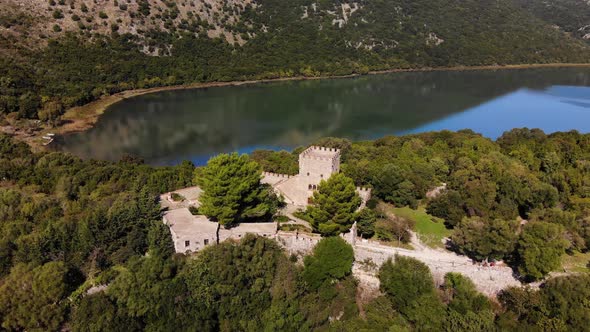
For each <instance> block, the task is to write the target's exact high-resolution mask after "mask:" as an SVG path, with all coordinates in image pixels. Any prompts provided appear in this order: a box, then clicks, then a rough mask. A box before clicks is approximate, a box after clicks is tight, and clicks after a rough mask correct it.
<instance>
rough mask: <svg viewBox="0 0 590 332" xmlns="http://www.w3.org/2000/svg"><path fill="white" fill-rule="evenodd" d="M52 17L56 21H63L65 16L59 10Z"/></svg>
mask: <svg viewBox="0 0 590 332" xmlns="http://www.w3.org/2000/svg"><path fill="white" fill-rule="evenodd" d="M52 16H53V18H54V19H56V20H61V19H62V18H64V14H63V13H62V11H61V10H59V9H56V10H54V11H53V14H52Z"/></svg>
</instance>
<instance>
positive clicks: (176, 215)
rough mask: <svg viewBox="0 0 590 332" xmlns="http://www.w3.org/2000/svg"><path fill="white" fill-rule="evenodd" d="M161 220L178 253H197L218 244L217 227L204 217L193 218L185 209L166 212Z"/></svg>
mask: <svg viewBox="0 0 590 332" xmlns="http://www.w3.org/2000/svg"><path fill="white" fill-rule="evenodd" d="M163 219H164V224H166V225H168V227H170V234H171V235H172V242H174V249H175V251H176V252H178V253H184V252H187V251H189V252H194V251H199V250H201V249H203V248H204V247H206V246H208V245H211V244H216V243H217V242H218V237H217V232H218V229H219V225H218V224H217V223H216V222H211V221H209V219H207V217H205V216H194V215H193V214H192V213H190V211H189V210H188V209H187V208H180V209H176V210H172V211H168V212H166V213H165V214H164V218H163Z"/></svg>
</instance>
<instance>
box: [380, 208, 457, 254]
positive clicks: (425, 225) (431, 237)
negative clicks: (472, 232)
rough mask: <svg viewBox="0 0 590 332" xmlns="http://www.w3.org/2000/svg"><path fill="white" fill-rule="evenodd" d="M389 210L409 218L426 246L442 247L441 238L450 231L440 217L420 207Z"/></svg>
mask: <svg viewBox="0 0 590 332" xmlns="http://www.w3.org/2000/svg"><path fill="white" fill-rule="evenodd" d="M391 211H392V212H393V213H394V214H395V215H396V216H400V217H402V218H405V219H407V220H410V222H411V223H412V224H413V225H414V230H415V231H416V233H418V236H419V238H420V241H422V242H424V243H425V244H427V245H428V246H431V247H443V246H444V243H443V239H444V238H446V237H449V236H450V235H451V232H450V231H449V230H448V229H447V228H446V227H445V225H444V222H443V221H442V220H441V219H439V218H436V217H433V216H431V215H429V214H427V213H426V211H425V210H424V208H422V207H420V208H418V209H417V210H413V209H410V208H409V207H401V208H393V209H391Z"/></svg>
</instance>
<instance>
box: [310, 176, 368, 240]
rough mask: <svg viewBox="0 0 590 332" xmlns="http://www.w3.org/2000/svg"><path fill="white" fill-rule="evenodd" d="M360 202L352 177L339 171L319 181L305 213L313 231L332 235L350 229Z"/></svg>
mask: <svg viewBox="0 0 590 332" xmlns="http://www.w3.org/2000/svg"><path fill="white" fill-rule="evenodd" d="M360 204H361V198H360V197H359V195H358V194H357V193H356V187H355V185H354V183H353V182H352V179H350V178H348V177H346V176H345V175H343V174H340V173H339V174H334V175H332V176H331V177H330V178H329V179H328V180H322V181H321V182H320V185H319V186H318V189H317V190H316V191H314V193H313V196H312V197H311V205H309V206H308V207H307V211H306V212H305V214H306V215H307V218H308V219H309V220H310V223H311V226H312V227H313V229H314V231H316V232H319V233H321V234H322V235H324V236H333V235H338V234H340V233H342V232H345V231H347V230H349V229H350V227H351V226H352V224H353V223H354V221H355V217H356V213H355V212H356V210H357V209H358V207H359V206H360Z"/></svg>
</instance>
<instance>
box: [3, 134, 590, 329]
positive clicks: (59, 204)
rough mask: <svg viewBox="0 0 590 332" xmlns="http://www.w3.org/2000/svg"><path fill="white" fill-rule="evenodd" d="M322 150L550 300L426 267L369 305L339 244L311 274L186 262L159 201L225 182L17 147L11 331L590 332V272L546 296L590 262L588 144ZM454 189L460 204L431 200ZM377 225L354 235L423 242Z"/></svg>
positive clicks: (395, 273)
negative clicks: (566, 268) (489, 293)
mask: <svg viewBox="0 0 590 332" xmlns="http://www.w3.org/2000/svg"><path fill="white" fill-rule="evenodd" d="M316 143H317V144H321V145H324V146H332V147H338V148H341V149H342V162H343V163H342V174H341V175H339V176H338V177H336V178H335V180H334V181H341V180H344V179H346V181H350V182H352V181H354V182H356V183H361V184H370V185H371V186H372V187H373V190H374V195H375V199H376V200H379V201H383V202H385V203H390V204H394V205H395V206H399V207H401V206H411V207H415V206H417V205H426V206H427V210H428V211H429V212H430V213H431V214H434V215H436V216H439V217H441V218H443V219H444V220H445V221H446V226H447V227H448V228H449V231H450V232H452V235H451V240H452V245H451V247H450V248H451V249H453V250H456V251H458V252H460V253H464V254H467V255H469V256H471V257H473V258H474V259H475V260H492V259H496V260H498V259H503V260H505V262H507V263H508V264H510V265H511V266H513V267H514V270H515V272H516V273H517V274H518V275H519V276H521V277H522V279H523V280H524V281H528V280H541V281H542V282H543V287H541V288H540V289H537V290H535V289H530V288H509V289H506V290H504V291H503V292H501V293H500V294H499V295H498V298H497V300H498V301H497V302H496V301H493V300H491V299H488V298H487V297H485V296H483V295H482V294H480V293H478V292H477V290H476V288H475V286H474V284H473V282H472V281H471V280H469V279H467V278H465V277H463V276H462V275H459V274H456V273H449V274H447V275H446V276H445V278H444V282H443V283H442V284H440V285H437V284H435V282H434V280H433V277H432V272H431V271H429V269H428V267H427V266H426V265H424V264H423V263H421V262H420V261H416V260H414V259H412V258H405V257H397V258H396V259H395V261H394V262H391V261H390V262H385V263H384V264H383V265H382V266H380V267H376V268H377V269H378V275H377V276H378V278H379V281H380V293H377V294H376V293H365V292H364V291H363V290H362V289H357V286H358V281H357V280H356V279H355V278H354V277H353V276H352V274H351V272H352V271H351V268H352V264H353V257H354V256H353V249H352V248H351V247H350V246H349V245H348V244H347V243H346V242H345V241H344V240H342V239H340V238H339V237H327V238H324V239H323V240H322V241H321V242H320V243H319V244H318V245H317V246H316V248H315V249H314V251H313V253H311V254H310V255H308V256H305V257H300V256H299V257H298V256H296V255H287V254H286V253H285V251H283V250H282V249H281V248H280V247H279V246H278V244H277V242H274V241H272V240H269V239H267V238H262V237H260V238H255V237H253V236H247V237H245V238H243V239H242V240H241V241H240V242H233V241H226V242H223V243H221V244H219V245H216V246H210V247H208V248H207V249H205V250H203V251H200V252H199V253H197V254H196V255H193V256H185V255H182V254H174V248H173V244H172V241H171V237H170V232H169V230H168V227H166V226H165V225H164V224H163V223H162V222H161V216H160V211H159V204H158V202H157V200H156V198H157V195H158V193H161V192H165V191H168V190H174V189H176V188H181V187H185V186H189V185H191V184H193V183H194V182H195V181H197V182H198V181H199V179H201V180H202V178H203V177H207V174H209V175H210V173H211V172H210V171H212V170H214V169H218V168H211V169H210V170H209V169H206V170H205V171H203V170H202V169H195V168H194V166H193V165H191V164H190V163H187V162H185V163H182V164H181V165H179V166H176V167H159V168H155V167H150V166H147V165H143V164H142V163H141V160H137V159H133V158H124V159H123V160H121V161H119V162H101V161H83V160H80V159H79V158H76V157H73V156H71V155H68V154H64V153H32V152H31V151H30V150H29V148H28V146H27V145H25V144H24V143H17V142H14V141H13V140H12V139H10V138H9V137H7V136H4V135H2V136H0V179H2V181H1V182H0V324H1V327H2V329H3V330H8V331H22V330H42V331H59V330H72V331H146V330H148V331H167V330H180V331H193V330H200V331H219V330H223V331H261V330H264V331H311V330H322V331H323V330H336V331H385V330H395V331H397V330H402V331H451V330H452V331H473V330H477V331H498V330H499V331H540V330H543V329H545V327H547V326H549V327H551V329H550V330H552V331H553V330H555V331H584V330H586V322H587V320H588V317H590V309H589V308H588V305H587V303H588V301H590V287H589V285H590V277H589V275H588V269H587V268H585V267H583V268H582V269H581V270H578V271H577V273H575V274H565V275H562V276H560V277H552V278H550V279H549V280H544V279H543V278H544V276H546V275H547V273H548V272H551V271H561V267H560V265H561V257H562V256H566V255H573V254H575V253H578V252H587V251H588V248H589V244H590V236H589V235H590V231H589V230H590V219H589V218H590V166H589V165H590V164H589V160H590V135H588V134H586V135H582V134H579V133H577V132H569V133H555V134H552V135H545V134H544V133H543V132H541V131H538V130H527V129H521V130H514V131H511V132H508V133H506V134H505V135H503V136H502V137H501V138H500V139H499V140H498V141H497V142H493V141H491V140H489V139H487V138H483V137H481V136H480V135H477V134H474V133H472V132H469V131H464V132H459V133H452V132H439V133H425V134H419V135H410V136H403V137H386V138H383V139H379V140H376V141H372V142H355V143H352V142H349V141H347V140H343V139H333V138H332V139H323V140H321V141H318V142H316ZM295 155H296V151H295V152H294V153H293V154H292V155H291V154H290V153H288V152H258V153H256V154H255V155H253V156H252V157H251V159H252V160H256V161H259V162H260V164H262V165H263V166H264V168H265V169H266V170H272V171H277V172H292V171H293V165H295V167H296V158H294V156H295ZM229 159H232V158H229ZM233 159H244V160H248V159H249V158H248V157H247V156H244V157H241V158H237V156H236V157H234V158H233ZM248 164H249V165H251V163H250V162H248ZM254 164H255V163H254ZM218 166H219V165H217V166H215V167H218ZM207 167H209V166H207ZM236 174H242V173H239V172H238V173H236ZM234 180H239V178H237V179H234ZM442 181H444V182H446V183H448V189H447V190H446V191H445V193H444V194H443V195H440V196H438V197H436V198H432V199H427V198H425V193H426V191H427V190H428V189H429V188H431V187H432V186H435V185H438V184H440V182H442ZM324 183H326V182H324ZM320 186H322V185H320ZM351 186H352V188H353V189H352V190H354V185H351ZM314 199H315V198H314ZM317 199H318V200H321V197H319V196H318V197H317ZM254 203H255V204H257V202H254ZM385 203H381V204H385ZM249 204H250V205H252V204H253V203H252V202H249ZM317 208H319V209H321V208H322V204H319V205H317ZM379 214H380V212H379V209H378V208H375V207H374V204H372V203H371V204H369V206H368V209H367V210H363V212H362V213H361V215H359V216H358V217H356V218H357V219H358V220H359V226H360V228H359V231H360V235H362V236H363V237H373V236H374V237H376V238H378V239H380V240H382V241H385V242H386V243H389V244H390V245H391V244H393V243H394V242H397V241H407V236H406V235H407V232H408V230H409V229H411V228H412V227H413V226H412V225H410V224H408V223H403V222H402V221H403V218H397V219H390V218H388V217H384V216H380V215H379ZM311 215H312V216H315V214H314V212H313V211H312V212H311ZM523 220H527V221H526V222H524V221H523ZM316 221H318V222H320V223H321V222H322V220H321V218H317V219H316ZM338 221H342V218H341V217H340V218H338ZM320 230H321V227H320ZM400 234H401V235H400ZM392 239H396V240H397V241H392ZM358 263H361V266H362V264H369V265H370V263H368V262H365V263H363V262H358ZM586 263H587V261H585V262H584V264H586Z"/></svg>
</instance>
